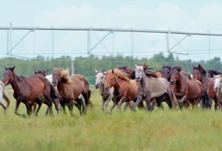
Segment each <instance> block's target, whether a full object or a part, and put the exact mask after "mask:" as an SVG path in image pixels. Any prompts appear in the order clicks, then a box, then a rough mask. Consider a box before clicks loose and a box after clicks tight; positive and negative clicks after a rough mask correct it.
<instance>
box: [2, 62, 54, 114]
mask: <svg viewBox="0 0 222 151" xmlns="http://www.w3.org/2000/svg"><path fill="white" fill-rule="evenodd" d="M14 69H15V66H14V67H10V68H6V67H5V73H4V74H3V80H2V82H3V83H4V85H5V86H7V85H8V84H11V86H12V89H13V90H14V94H13V96H14V98H15V99H16V107H15V114H16V115H19V116H20V114H19V113H18V107H19V104H20V103H21V102H22V103H24V104H25V106H26V110H27V114H28V115H30V113H31V105H32V103H33V102H36V103H37V104H38V108H37V111H36V112H35V115H36V116H37V114H38V112H39V110H40V108H41V105H42V102H41V101H40V100H39V99H38V96H39V95H40V94H41V93H43V95H44V96H45V98H46V101H45V104H46V105H47V106H48V108H49V109H50V114H52V109H51V107H52V101H51V98H50V83H49V82H48V80H46V79H45V77H44V76H43V75H40V74H37V75H33V76H31V77H28V78H26V77H23V76H18V75H16V73H15V72H14ZM22 116H23V117H25V115H22Z"/></svg>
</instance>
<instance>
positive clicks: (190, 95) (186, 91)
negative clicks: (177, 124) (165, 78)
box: [170, 66, 209, 108]
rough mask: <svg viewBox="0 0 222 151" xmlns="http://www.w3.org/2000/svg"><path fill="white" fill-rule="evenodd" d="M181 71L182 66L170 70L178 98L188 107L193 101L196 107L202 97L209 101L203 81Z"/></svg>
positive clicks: (171, 80) (174, 90) (173, 88)
mask: <svg viewBox="0 0 222 151" xmlns="http://www.w3.org/2000/svg"><path fill="white" fill-rule="evenodd" d="M181 71H182V68H181V67H180V66H175V67H173V68H172V69H171V72H170V77H171V78H170V83H171V88H172V90H173V92H174V94H175V95H176V97H177V99H181V100H180V103H181V104H185V105H186V107H189V104H190V103H191V104H192V107H193V108H194V107H195V106H197V104H198V103H199V102H200V101H201V99H202V98H203V99H204V101H206V102H207V101H209V100H208V99H207V98H208V97H206V96H207V92H206V91H204V87H203V85H202V83H201V82H200V81H198V80H196V79H192V78H191V76H190V77H189V78H188V77H187V76H185V75H184V74H182V73H181ZM189 101H190V102H189Z"/></svg>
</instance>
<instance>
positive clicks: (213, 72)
mask: <svg viewBox="0 0 222 151" xmlns="http://www.w3.org/2000/svg"><path fill="white" fill-rule="evenodd" d="M221 74H222V72H221V71H218V70H214V69H209V70H207V77H208V78H213V77H214V76H215V75H221Z"/></svg>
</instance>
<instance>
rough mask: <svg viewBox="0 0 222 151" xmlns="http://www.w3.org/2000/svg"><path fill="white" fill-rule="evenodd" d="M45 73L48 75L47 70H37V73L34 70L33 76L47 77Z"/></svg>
mask: <svg viewBox="0 0 222 151" xmlns="http://www.w3.org/2000/svg"><path fill="white" fill-rule="evenodd" d="M47 73H48V70H39V71H37V72H36V71H35V70H34V74H41V75H43V76H44V77H45V76H46V75H47Z"/></svg>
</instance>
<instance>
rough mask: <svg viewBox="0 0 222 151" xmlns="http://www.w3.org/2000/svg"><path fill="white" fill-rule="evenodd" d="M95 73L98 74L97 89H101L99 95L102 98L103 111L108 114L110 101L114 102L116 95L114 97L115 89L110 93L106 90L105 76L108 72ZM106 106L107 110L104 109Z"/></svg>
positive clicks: (110, 90) (111, 89)
mask: <svg viewBox="0 0 222 151" xmlns="http://www.w3.org/2000/svg"><path fill="white" fill-rule="evenodd" d="M95 72H96V82H95V88H96V89H98V88H99V93H100V95H101V96H102V106H101V109H102V110H103V111H105V112H106V111H107V106H108V104H109V101H110V100H113V101H114V95H113V93H114V88H113V87H111V88H110V89H109V91H108V92H107V91H106V90H105V74H106V70H100V71H97V70H95ZM104 105H105V108H104Z"/></svg>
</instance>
